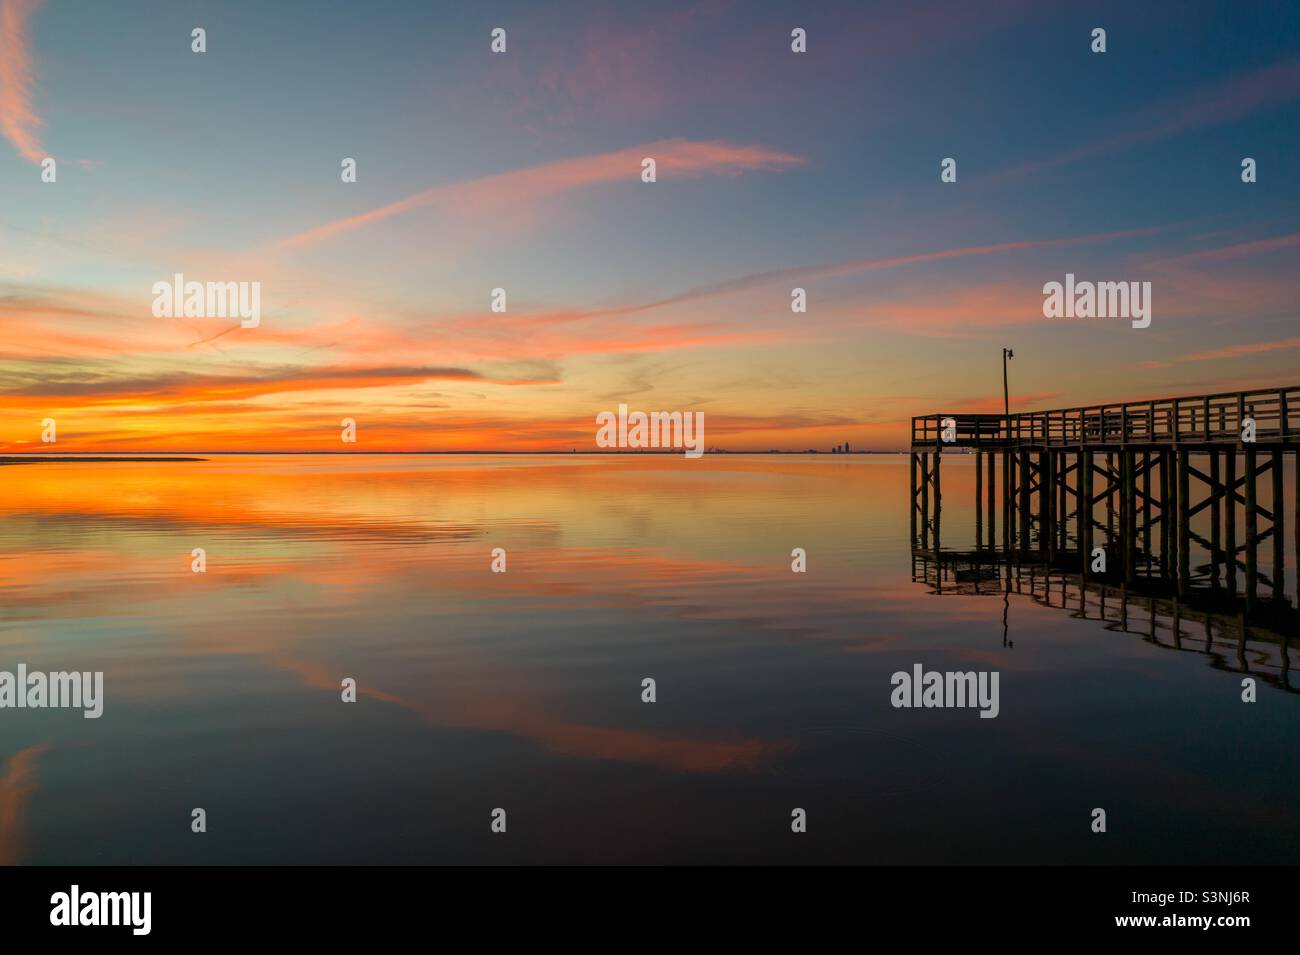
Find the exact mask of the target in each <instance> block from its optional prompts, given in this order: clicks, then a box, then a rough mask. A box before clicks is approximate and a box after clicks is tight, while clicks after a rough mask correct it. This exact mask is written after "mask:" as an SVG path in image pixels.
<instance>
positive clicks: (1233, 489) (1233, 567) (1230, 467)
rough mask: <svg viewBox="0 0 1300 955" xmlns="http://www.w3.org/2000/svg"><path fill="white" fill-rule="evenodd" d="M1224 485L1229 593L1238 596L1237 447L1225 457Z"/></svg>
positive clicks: (1224, 543) (1224, 545) (1224, 527)
mask: <svg viewBox="0 0 1300 955" xmlns="http://www.w3.org/2000/svg"><path fill="white" fill-rule="evenodd" d="M1223 468H1224V475H1223V486H1224V489H1225V490H1226V492H1227V495H1228V496H1227V510H1225V511H1224V512H1223V536H1224V538H1225V539H1224V542H1223V549H1224V551H1225V553H1226V556H1227V559H1228V593H1230V594H1232V596H1234V597H1235V596H1237V449H1236V448H1232V449H1230V450H1229V451H1228V453H1227V456H1226V457H1224V459H1223Z"/></svg>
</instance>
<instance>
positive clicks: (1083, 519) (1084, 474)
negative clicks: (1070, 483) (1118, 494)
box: [1078, 451, 1092, 578]
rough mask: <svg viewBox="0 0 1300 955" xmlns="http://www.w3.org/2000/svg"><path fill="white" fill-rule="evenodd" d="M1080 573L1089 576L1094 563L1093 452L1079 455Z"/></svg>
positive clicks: (1084, 452)
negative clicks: (1090, 566) (1089, 568)
mask: <svg viewBox="0 0 1300 955" xmlns="http://www.w3.org/2000/svg"><path fill="white" fill-rule="evenodd" d="M1078 537H1079V561H1080V567H1079V573H1080V574H1082V575H1083V576H1084V577H1085V578H1086V577H1087V576H1088V565H1089V564H1091V563H1092V452H1091V451H1083V452H1081V453H1080V455H1079V527H1078Z"/></svg>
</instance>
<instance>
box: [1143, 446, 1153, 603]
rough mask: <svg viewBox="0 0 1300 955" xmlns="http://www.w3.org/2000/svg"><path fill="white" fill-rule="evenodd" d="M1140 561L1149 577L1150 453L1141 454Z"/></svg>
mask: <svg viewBox="0 0 1300 955" xmlns="http://www.w3.org/2000/svg"><path fill="white" fill-rule="evenodd" d="M1142 560H1143V563H1145V564H1146V575H1147V576H1148V577H1149V576H1151V452H1150V451H1143V452H1142Z"/></svg>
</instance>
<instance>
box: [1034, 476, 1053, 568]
mask: <svg viewBox="0 0 1300 955" xmlns="http://www.w3.org/2000/svg"><path fill="white" fill-rule="evenodd" d="M1038 462H1039V464H1038V489H1039V495H1038V496H1039V501H1040V503H1041V504H1042V508H1041V510H1040V514H1041V515H1042V516H1041V520H1042V523H1041V524H1040V525H1039V526H1038V549H1039V550H1041V551H1043V552H1044V553H1045V554H1046V555H1047V556H1046V559H1047V562H1048V564H1051V562H1052V561H1053V560H1054V559H1055V558H1056V455H1055V454H1053V453H1052V452H1051V451H1047V452H1045V453H1043V454H1040V455H1039V456H1038Z"/></svg>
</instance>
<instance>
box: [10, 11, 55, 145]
mask: <svg viewBox="0 0 1300 955" xmlns="http://www.w3.org/2000/svg"><path fill="white" fill-rule="evenodd" d="M42 2H43V0H0V133H3V134H4V136H5V138H6V139H8V140H9V141H10V142H11V143H13V145H14V148H15V149H16V150H17V151H18V154H19V155H20V156H22V157H23V158H24V159H26V160H28V161H29V162H33V163H39V162H40V161H41V160H42V159H44V158H45V156H46V153H45V150H44V149H43V148H42V146H41V140H40V130H41V126H42V125H43V124H42V122H41V117H40V116H39V115H38V114H37V112H36V107H35V106H33V105H32V88H33V87H34V86H35V85H36V68H35V64H34V63H33V60H32V53H31V45H30V38H29V30H28V24H29V21H30V20H31V16H32V14H33V13H35V12H36V9H37V8H38V7H39V6H40V5H41V3H42Z"/></svg>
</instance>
